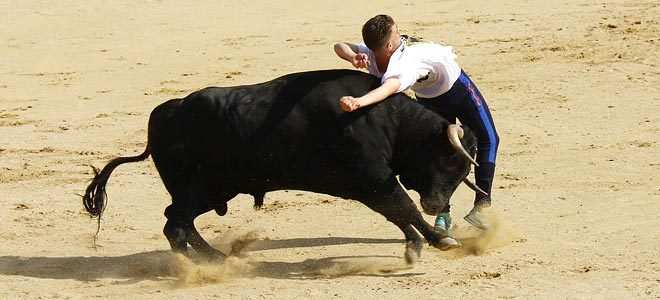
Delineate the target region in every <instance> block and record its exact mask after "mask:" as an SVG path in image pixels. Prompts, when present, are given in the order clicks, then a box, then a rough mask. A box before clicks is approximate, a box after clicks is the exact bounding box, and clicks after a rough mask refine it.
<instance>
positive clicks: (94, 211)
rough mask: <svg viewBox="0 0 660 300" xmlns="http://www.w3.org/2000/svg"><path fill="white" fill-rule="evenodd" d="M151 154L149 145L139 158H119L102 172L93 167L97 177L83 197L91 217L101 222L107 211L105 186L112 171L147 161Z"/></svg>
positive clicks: (112, 161)
mask: <svg viewBox="0 0 660 300" xmlns="http://www.w3.org/2000/svg"><path fill="white" fill-rule="evenodd" d="M150 154H151V152H150V150H149V145H147V148H146V149H144V152H142V154H140V155H137V156H126V157H117V158H115V159H113V160H111V161H110V162H109V163H108V164H107V165H106V166H105V167H103V169H102V170H101V171H100V172H99V170H98V169H97V168H95V167H93V166H92V169H94V173H95V176H94V179H92V182H91V183H90V184H89V185H88V186H87V190H85V194H84V195H83V196H82V198H83V205H84V206H85V210H87V212H88V213H89V214H90V216H92V217H98V218H99V220H100V218H101V214H103V210H104V209H105V204H106V202H107V195H106V193H105V185H106V183H108V179H109V178H110V174H111V173H112V171H113V170H114V169H115V168H116V167H117V166H119V165H121V164H123V163H130V162H138V161H142V160H145V159H147V157H149V155H150ZM97 234H98V232H97Z"/></svg>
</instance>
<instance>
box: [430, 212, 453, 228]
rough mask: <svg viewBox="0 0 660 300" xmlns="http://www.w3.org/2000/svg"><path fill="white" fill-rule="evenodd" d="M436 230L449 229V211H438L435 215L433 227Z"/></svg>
mask: <svg viewBox="0 0 660 300" xmlns="http://www.w3.org/2000/svg"><path fill="white" fill-rule="evenodd" d="M433 228H434V229H435V230H436V231H440V232H442V231H449V229H451V216H450V215H449V213H439V214H438V216H437V217H435V226H434V227H433Z"/></svg>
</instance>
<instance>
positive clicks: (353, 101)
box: [339, 96, 360, 112]
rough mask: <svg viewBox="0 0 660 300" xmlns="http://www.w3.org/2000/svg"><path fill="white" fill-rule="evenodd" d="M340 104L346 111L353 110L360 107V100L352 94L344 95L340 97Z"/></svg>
mask: <svg viewBox="0 0 660 300" xmlns="http://www.w3.org/2000/svg"><path fill="white" fill-rule="evenodd" d="M339 106H340V107H341V109H342V110H343V111H345V112H352V111H354V110H356V109H358V108H360V102H359V101H358V99H357V98H354V97H352V96H344V97H341V99H339Z"/></svg>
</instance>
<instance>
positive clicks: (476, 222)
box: [464, 205, 490, 230]
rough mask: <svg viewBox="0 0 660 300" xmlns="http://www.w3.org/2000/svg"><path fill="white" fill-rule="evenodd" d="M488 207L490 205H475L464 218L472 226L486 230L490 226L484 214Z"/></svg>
mask: <svg viewBox="0 0 660 300" xmlns="http://www.w3.org/2000/svg"><path fill="white" fill-rule="evenodd" d="M489 208H490V205H475V206H474V207H473V208H472V210H470V212H469V213H468V214H467V215H466V216H465V218H464V219H465V221H467V222H468V223H470V224H471V225H472V226H474V227H477V228H479V229H481V230H487V229H488V228H490V224H489V223H488V219H487V218H486V216H485V215H484V214H485V213H486V211H487V210H488V209H489Z"/></svg>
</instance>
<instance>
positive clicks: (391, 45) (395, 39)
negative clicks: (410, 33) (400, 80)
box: [375, 24, 401, 58]
mask: <svg viewBox="0 0 660 300" xmlns="http://www.w3.org/2000/svg"><path fill="white" fill-rule="evenodd" d="M400 44H401V34H400V33H399V28H398V27H397V26H396V24H392V28H391V31H390V36H389V38H388V39H387V42H386V43H385V45H383V48H380V49H378V50H377V51H375V54H376V56H385V57H388V58H389V57H390V56H392V54H393V53H394V51H396V49H397V48H399V46H400Z"/></svg>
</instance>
